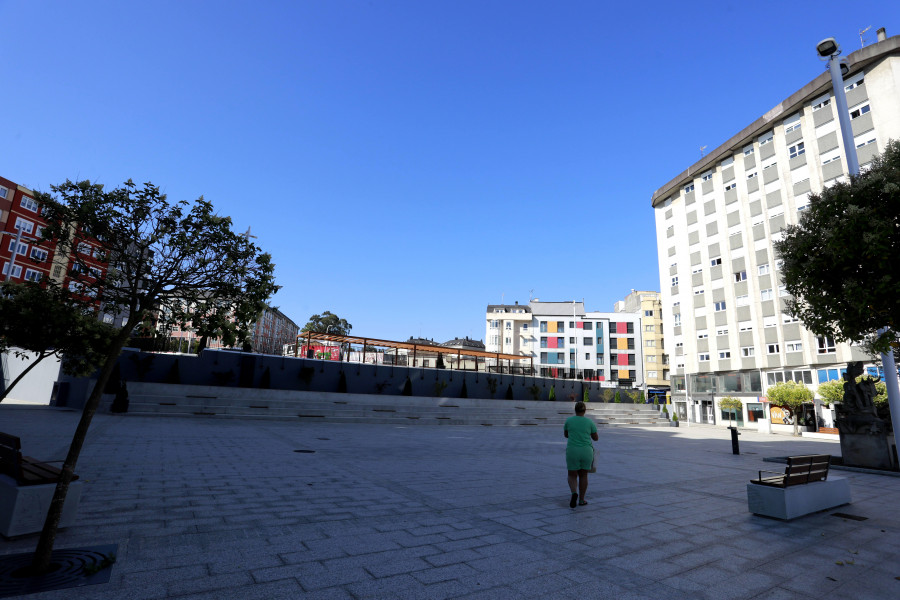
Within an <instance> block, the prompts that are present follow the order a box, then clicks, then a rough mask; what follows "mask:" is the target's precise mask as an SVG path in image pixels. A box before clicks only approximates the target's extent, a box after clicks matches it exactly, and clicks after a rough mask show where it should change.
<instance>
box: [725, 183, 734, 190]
mask: <svg viewBox="0 0 900 600" xmlns="http://www.w3.org/2000/svg"><path fill="white" fill-rule="evenodd" d="M736 187H737V184H736V183H734V182H732V183H727V184H725V191H726V192H728V191H730V190H733V189H734V188H736Z"/></svg>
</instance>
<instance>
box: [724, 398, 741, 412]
mask: <svg viewBox="0 0 900 600" xmlns="http://www.w3.org/2000/svg"><path fill="white" fill-rule="evenodd" d="M719 408H721V409H722V410H743V409H744V404H743V403H742V402H741V401H740V400H738V399H737V398H734V397H732V396H727V397H725V398H722V399H721V400H719Z"/></svg>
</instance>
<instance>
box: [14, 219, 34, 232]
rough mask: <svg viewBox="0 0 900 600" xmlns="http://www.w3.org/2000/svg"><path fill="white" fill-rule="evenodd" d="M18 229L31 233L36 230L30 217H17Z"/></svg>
mask: <svg viewBox="0 0 900 600" xmlns="http://www.w3.org/2000/svg"><path fill="white" fill-rule="evenodd" d="M16 229H19V230H21V231H22V233H31V232H33V231H34V223H32V222H31V221H29V220H28V219H23V218H22V217H16Z"/></svg>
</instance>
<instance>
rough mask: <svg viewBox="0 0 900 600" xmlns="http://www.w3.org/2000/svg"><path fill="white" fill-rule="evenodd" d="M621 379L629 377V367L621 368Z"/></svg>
mask: <svg viewBox="0 0 900 600" xmlns="http://www.w3.org/2000/svg"><path fill="white" fill-rule="evenodd" d="M619 379H628V369H625V370H624V371H623V370H622V369H619Z"/></svg>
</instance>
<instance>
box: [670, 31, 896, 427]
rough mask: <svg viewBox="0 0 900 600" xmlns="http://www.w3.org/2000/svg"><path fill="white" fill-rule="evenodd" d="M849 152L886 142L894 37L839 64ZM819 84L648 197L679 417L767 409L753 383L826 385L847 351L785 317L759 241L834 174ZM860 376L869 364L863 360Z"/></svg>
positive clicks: (837, 144)
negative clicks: (731, 406) (738, 407)
mask: <svg viewBox="0 0 900 600" xmlns="http://www.w3.org/2000/svg"><path fill="white" fill-rule="evenodd" d="M846 62H847V66H848V67H849V69H850V72H849V75H848V76H847V77H846V78H845V81H844V85H845V88H846V94H847V101H848V108H849V113H850V115H849V116H850V118H851V124H852V128H853V136H854V144H855V146H856V148H852V149H850V150H853V151H856V152H857V155H858V157H859V163H860V165H861V167H862V168H863V169H865V168H866V166H867V165H868V164H869V163H870V162H871V160H872V158H873V157H874V156H875V155H876V154H877V153H878V152H879V151H880V150H881V149H883V148H884V147H885V145H886V143H887V142H888V140H889V139H900V36H895V37H892V38H885V36H884V35H883V31H882V32H879V41H878V43H876V44H872V45H870V46H867V47H865V48H863V49H861V50H858V51H856V52H853V53H852V54H850V55H849V56H847V57H846ZM836 110H837V106H836V103H835V102H834V101H833V98H832V90H831V78H830V75H829V74H828V73H827V71H826V72H825V73H823V74H822V75H820V76H819V77H817V78H816V79H814V80H813V81H811V82H809V83H807V84H806V85H805V86H803V87H802V88H801V89H800V90H799V91H797V92H796V93H794V94H792V95H791V96H790V97H788V98H786V99H785V100H784V101H782V102H781V103H780V104H778V106H776V107H775V108H773V109H772V110H770V111H769V112H767V113H766V114H765V115H763V116H762V117H760V118H758V119H757V120H755V121H754V122H753V123H751V124H749V125H748V126H747V127H745V128H744V129H742V130H741V131H740V132H739V133H738V134H736V135H735V136H733V137H732V138H731V139H729V140H728V141H727V142H725V143H724V144H722V145H721V146H719V147H718V148H716V149H715V150H714V151H712V152H711V153H709V154H708V155H707V156H705V157H704V158H703V159H701V160H700V161H698V162H697V163H695V164H693V165H691V166H690V167H689V168H688V169H687V170H686V171H684V172H683V173H681V175H679V176H678V177H676V178H675V179H673V180H671V181H670V182H668V183H667V184H665V185H664V186H662V187H661V188H659V189H658V190H657V191H656V192H655V193H654V194H653V198H652V205H653V208H654V212H655V219H656V237H657V249H658V261H659V273H660V285H661V290H662V307H663V312H664V314H665V321H664V334H665V339H666V343H667V345H668V350H669V352H670V354H671V359H670V362H671V363H672V369H671V382H672V399H673V401H674V402H675V405H676V409H677V410H678V412H679V413H680V416H681V418H682V419H684V418H690V419H691V420H692V421H701V422H717V421H721V419H722V418H725V419H726V421H727V417H723V416H722V414H721V412H719V411H718V408H717V400H718V399H719V398H721V397H724V396H735V397H738V398H740V399H741V400H742V401H743V403H744V411H743V414H742V415H740V420H747V421H754V420H756V419H758V418H761V417H770V416H771V417H772V418H773V423H776V422H778V421H779V417H778V416H776V415H773V414H770V413H768V412H767V408H766V404H764V402H763V400H764V396H765V392H766V389H767V388H768V387H769V386H771V385H774V384H775V383H777V382H780V381H785V380H795V381H799V382H802V383H804V384H806V385H807V386H809V387H810V388H812V389H815V388H816V387H817V386H818V384H819V383H821V382H824V381H828V380H830V379H837V378H838V377H840V374H841V372H842V370H843V369H845V368H846V364H847V362H848V361H855V360H862V361H869V360H870V358H869V357H868V356H866V355H865V354H864V353H863V352H862V351H860V350H859V349H858V348H856V347H851V346H849V345H846V344H836V343H835V342H834V340H831V339H829V338H827V337H817V336H815V335H813V334H812V333H810V332H809V331H808V330H806V329H805V328H804V327H803V325H802V324H801V323H800V322H798V321H797V320H796V319H793V318H791V317H790V316H789V315H787V314H786V312H785V300H786V299H787V295H786V292H785V289H784V285H783V284H782V279H781V272H780V261H779V259H778V256H777V255H776V253H775V251H774V248H773V242H775V241H776V240H778V239H780V238H781V236H782V229H783V228H784V227H785V226H786V225H789V224H794V223H797V222H798V217H799V216H800V214H801V213H802V211H803V210H804V209H805V208H806V207H807V205H808V203H809V196H810V194H811V193H816V192H819V191H821V190H822V189H824V188H825V187H827V186H830V185H833V184H834V183H835V182H837V181H845V180H847V166H846V163H845V160H844V158H843V157H844V148H843V147H842V141H841V134H840V130H839V124H838V119H837V115H836V113H835V111H836ZM869 369H870V372H873V373H877V367H875V366H874V365H871V364H870V365H869Z"/></svg>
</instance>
